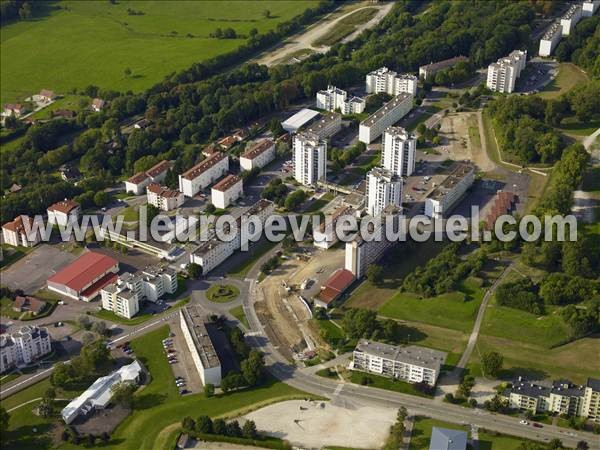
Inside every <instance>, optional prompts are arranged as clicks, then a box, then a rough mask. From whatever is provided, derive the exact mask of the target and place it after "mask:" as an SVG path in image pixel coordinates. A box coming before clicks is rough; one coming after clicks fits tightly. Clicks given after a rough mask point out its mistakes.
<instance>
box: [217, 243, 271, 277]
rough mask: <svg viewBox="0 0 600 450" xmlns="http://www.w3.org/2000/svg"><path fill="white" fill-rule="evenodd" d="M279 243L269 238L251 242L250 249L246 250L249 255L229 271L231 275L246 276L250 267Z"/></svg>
mask: <svg viewBox="0 0 600 450" xmlns="http://www.w3.org/2000/svg"><path fill="white" fill-rule="evenodd" d="M277 244H278V242H271V241H269V240H268V239H264V238H263V239H261V240H260V241H258V242H253V243H251V244H250V251H247V252H244V253H245V254H246V255H247V256H248V257H247V258H246V259H244V260H243V261H241V262H240V263H239V264H238V265H237V266H235V267H234V268H233V269H231V270H230V271H229V273H228V274H229V276H232V277H238V278H244V277H245V276H246V275H248V272H250V269H252V267H253V266H254V264H256V261H258V260H259V259H260V258H261V257H262V256H263V255H264V254H266V253H268V252H269V251H270V250H272V249H273V247H275V246H276V245H277Z"/></svg>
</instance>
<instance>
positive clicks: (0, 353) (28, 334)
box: [0, 325, 52, 373]
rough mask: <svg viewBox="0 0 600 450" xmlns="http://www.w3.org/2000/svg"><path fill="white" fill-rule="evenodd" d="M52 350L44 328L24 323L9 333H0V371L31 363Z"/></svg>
mask: <svg viewBox="0 0 600 450" xmlns="http://www.w3.org/2000/svg"><path fill="white" fill-rule="evenodd" d="M51 351H52V345H51V343H50V335H49V334H48V330H47V329H46V328H41V327H37V326H34V325H25V326H23V327H21V328H19V330H18V331H16V332H14V333H11V334H2V335H0V373H3V372H5V371H6V370H9V369H12V368H14V367H20V366H25V365H28V364H31V363H32V362H33V361H35V360H36V359H39V358H41V357H42V356H44V355H47V354H48V353H50V352H51Z"/></svg>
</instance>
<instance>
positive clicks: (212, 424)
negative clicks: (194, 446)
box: [181, 415, 259, 439]
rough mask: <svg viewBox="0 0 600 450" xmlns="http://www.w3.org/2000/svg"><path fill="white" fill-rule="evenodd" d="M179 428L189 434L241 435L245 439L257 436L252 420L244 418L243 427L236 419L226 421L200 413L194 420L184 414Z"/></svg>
mask: <svg viewBox="0 0 600 450" xmlns="http://www.w3.org/2000/svg"><path fill="white" fill-rule="evenodd" d="M181 429H182V430H183V432H184V433H188V434H191V435H193V436H194V435H195V436H198V435H200V436H201V435H204V434H216V435H219V436H229V437H237V438H239V437H243V438H246V439H256V438H257V437H259V435H258V432H257V431H256V423H255V422H254V421H253V420H246V421H245V422H244V425H243V427H240V423H239V422H238V421H237V420H232V421H231V422H229V423H227V422H225V420H224V419H215V420H212V419H211V418H210V417H209V416H206V415H202V416H199V417H198V418H197V419H196V420H194V419H193V418H191V417H190V416H186V417H184V418H183V420H182V421H181Z"/></svg>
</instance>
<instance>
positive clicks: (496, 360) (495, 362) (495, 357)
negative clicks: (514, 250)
mask: <svg viewBox="0 0 600 450" xmlns="http://www.w3.org/2000/svg"><path fill="white" fill-rule="evenodd" d="M503 361H504V358H503V357H502V355H501V354H500V353H498V352H486V353H484V354H483V355H481V363H482V366H483V373H484V374H485V375H488V376H491V377H494V378H496V377H497V376H498V374H499V373H500V370H502V363H503Z"/></svg>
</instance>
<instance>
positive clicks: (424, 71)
mask: <svg viewBox="0 0 600 450" xmlns="http://www.w3.org/2000/svg"><path fill="white" fill-rule="evenodd" d="M468 60H469V59H468V58H466V57H464V56H455V57H454V58H449V59H444V60H443V61H438V62H435V63H431V64H427V65H425V66H421V67H419V76H420V77H422V78H423V79H424V80H430V79H431V77H432V76H434V75H435V74H436V73H438V72H439V71H440V70H444V69H449V68H450V67H453V66H455V65H456V64H458V63H459V62H467V61H468Z"/></svg>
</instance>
